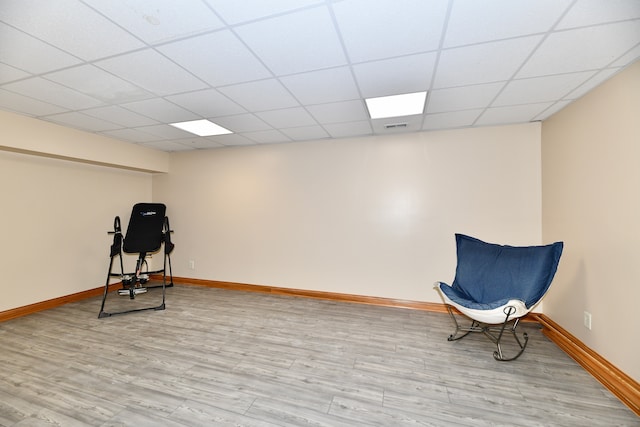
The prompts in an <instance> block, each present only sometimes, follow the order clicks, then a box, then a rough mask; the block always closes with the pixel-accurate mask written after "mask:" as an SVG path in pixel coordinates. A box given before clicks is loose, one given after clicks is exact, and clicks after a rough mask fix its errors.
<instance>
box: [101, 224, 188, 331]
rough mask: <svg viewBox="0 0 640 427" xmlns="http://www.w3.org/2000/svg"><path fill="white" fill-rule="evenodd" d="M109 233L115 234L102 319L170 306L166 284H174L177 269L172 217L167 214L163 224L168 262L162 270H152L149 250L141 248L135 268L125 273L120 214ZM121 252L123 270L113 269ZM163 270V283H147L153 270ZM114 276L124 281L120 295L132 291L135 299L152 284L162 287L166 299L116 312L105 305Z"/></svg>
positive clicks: (167, 285) (163, 240)
mask: <svg viewBox="0 0 640 427" xmlns="http://www.w3.org/2000/svg"><path fill="white" fill-rule="evenodd" d="M107 233H108V234H113V243H112V244H111V250H110V255H109V258H110V259H109V272H108V273H107V280H106V282H105V285H104V292H103V295H102V304H101V306H100V313H98V318H99V319H102V318H104V317H110V316H115V315H118V314H126V313H133V312H137V311H145V310H164V309H165V308H166V305H165V296H166V288H169V287H172V286H173V272H172V269H171V256H170V254H171V252H172V251H173V248H174V247H175V245H174V244H173V243H172V242H171V233H173V230H171V227H170V226H169V218H168V217H166V216H165V217H164V222H163V226H162V243H163V245H164V262H163V267H162V269H161V270H156V271H148V264H147V261H146V257H147V253H146V252H140V253H139V254H138V260H137V261H136V269H135V272H132V273H125V272H124V264H123V259H122V252H123V250H122V245H123V240H124V238H123V235H122V227H121V225H120V217H119V216H116V217H115V219H114V221H113V231H109V232H107ZM116 256H118V257H119V258H120V273H112V269H113V260H114V258H115V257H116ZM144 265H146V266H147V271H145V272H143V271H142V269H143V266H144ZM167 265H168V266H169V283H167V274H166V271H167ZM159 273H162V285H156V286H148V287H144V286H142V285H144V284H145V283H146V282H147V280H149V275H151V274H159ZM112 277H118V278H120V280H121V282H122V289H120V290H119V291H118V293H119V294H120V295H129V298H130V299H135V297H136V295H138V294H140V293H145V292H147V289H152V288H162V303H161V304H160V305H157V306H152V307H143V308H135V309H132V310H124V311H118V312H115V313H109V312H106V311H104V306H105V303H106V301H107V295H108V294H109V282H110V279H111V278H112Z"/></svg>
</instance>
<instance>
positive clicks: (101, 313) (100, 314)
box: [98, 257, 113, 319]
mask: <svg viewBox="0 0 640 427" xmlns="http://www.w3.org/2000/svg"><path fill="white" fill-rule="evenodd" d="M112 267H113V257H111V258H110V260H109V271H108V272H107V281H106V282H105V284H104V293H103V294H102V304H101V305H100V313H98V319H102V318H103V317H109V316H111V315H110V314H109V313H106V312H105V311H104V303H105V301H107V294H108V293H109V278H110V277H111V268H112Z"/></svg>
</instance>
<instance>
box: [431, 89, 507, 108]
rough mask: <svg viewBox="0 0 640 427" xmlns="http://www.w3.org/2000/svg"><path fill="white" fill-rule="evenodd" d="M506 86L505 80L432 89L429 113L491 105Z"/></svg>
mask: <svg viewBox="0 0 640 427" xmlns="http://www.w3.org/2000/svg"><path fill="white" fill-rule="evenodd" d="M504 86H505V82H499V83H487V84H483V85H473V86H461V87H455V88H449V89H436V90H433V91H431V93H430V94H429V99H428V103H427V110H426V111H427V113H442V112H446V111H456V110H470V109H473V108H482V107H484V106H486V105H489V104H490V103H491V101H492V100H493V99H494V98H495V97H496V95H498V92H500V90H501V89H502V88H503V87H504Z"/></svg>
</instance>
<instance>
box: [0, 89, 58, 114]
mask: <svg viewBox="0 0 640 427" xmlns="http://www.w3.org/2000/svg"><path fill="white" fill-rule="evenodd" d="M0 107H1V108H3V109H6V110H9V111H15V112H17V113H21V114H27V115H29V116H36V117H37V116H46V115H48V114H56V113H62V112H64V111H67V109H66V108H62V107H60V106H59V105H53V104H49V103H48V102H42V101H39V100H37V99H35V98H30V97H28V96H24V95H20V94H19V93H14V92H9V91H8V90H4V89H0Z"/></svg>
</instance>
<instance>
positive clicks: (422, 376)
mask: <svg viewBox="0 0 640 427" xmlns="http://www.w3.org/2000/svg"><path fill="white" fill-rule="evenodd" d="M157 297H159V292H158V290H152V291H150V292H149V293H148V294H145V295H140V296H138V297H137V298H136V299H135V300H133V301H131V300H129V298H128V297H118V296H114V295H111V296H110V297H109V299H108V300H107V309H108V310H111V311H115V309H116V307H115V306H117V305H120V306H123V307H128V306H132V305H135V304H142V303H146V304H148V303H150V302H151V300H152V299H153V298H157ZM156 302H157V301H156ZM99 305H100V299H99V298H92V299H87V300H84V301H80V302H76V303H71V304H67V305H64V306H61V307H58V308H55V309H51V310H47V311H43V312H39V313H35V314H32V315H29V316H26V317H22V318H18V319H14V320H10V321H7V322H4V323H0V345H1V347H0V425H2V426H48V425H60V426H65V427H66V426H69V427H73V426H125V425H126V426H137V427H141V426H181V427H184V426H308V425H313V426H331V427H334V426H385V427H387V426H474V427H477V426H497V425H504V426H581V427H585V426H615V425H626V426H638V425H640V419H639V418H638V417H637V416H636V415H635V414H634V413H633V412H632V411H631V410H629V409H628V408H627V407H626V406H624V405H623V404H622V403H621V402H620V401H619V400H617V399H616V398H615V397H614V396H613V395H612V394H611V393H610V392H608V391H607V390H606V389H604V388H603V387H602V386H601V385H600V384H599V383H598V382H597V381H596V380H595V379H593V378H592V377H591V376H590V375H589V374H588V373H587V372H585V371H584V370H583V369H582V368H581V367H580V366H578V365H577V364H576V363H575V362H574V361H573V360H571V359H570V358H569V357H568V356H567V355H566V354H565V353H563V352H562V351H561V350H560V349H559V348H557V347H556V346H555V345H554V344H553V343H551V342H550V341H549V340H548V339H547V338H546V337H544V336H543V335H542V334H541V332H540V331H539V330H538V327H537V325H536V324H523V326H524V329H525V330H526V331H527V332H528V333H529V336H530V337H531V338H530V342H529V347H528V349H527V351H526V352H525V354H524V355H523V356H522V357H521V358H520V359H518V360H516V361H514V362H509V363H504V362H502V363H501V362H496V361H495V360H494V359H493V357H492V352H493V347H492V344H491V343H490V342H489V341H488V340H487V339H486V338H484V337H482V336H479V335H474V336H469V337H467V338H465V339H464V340H462V341H458V342H448V341H447V336H448V335H449V333H450V332H451V324H450V319H449V318H448V317H447V315H444V314H439V313H429V312H422V311H415V310H406V309H400V308H386V307H377V306H368V305H360V304H349V303H336V302H332V301H323V300H314V299H305V298H296V297H287V296H275V295H268V294H260V293H247V292H240V291H229V290H220V289H211V288H204V287H195V286H175V287H174V288H170V289H167V309H166V310H164V311H144V312H139V313H134V314H128V315H123V316H114V317H110V318H105V319H98V318H97V314H98V310H99Z"/></svg>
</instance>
